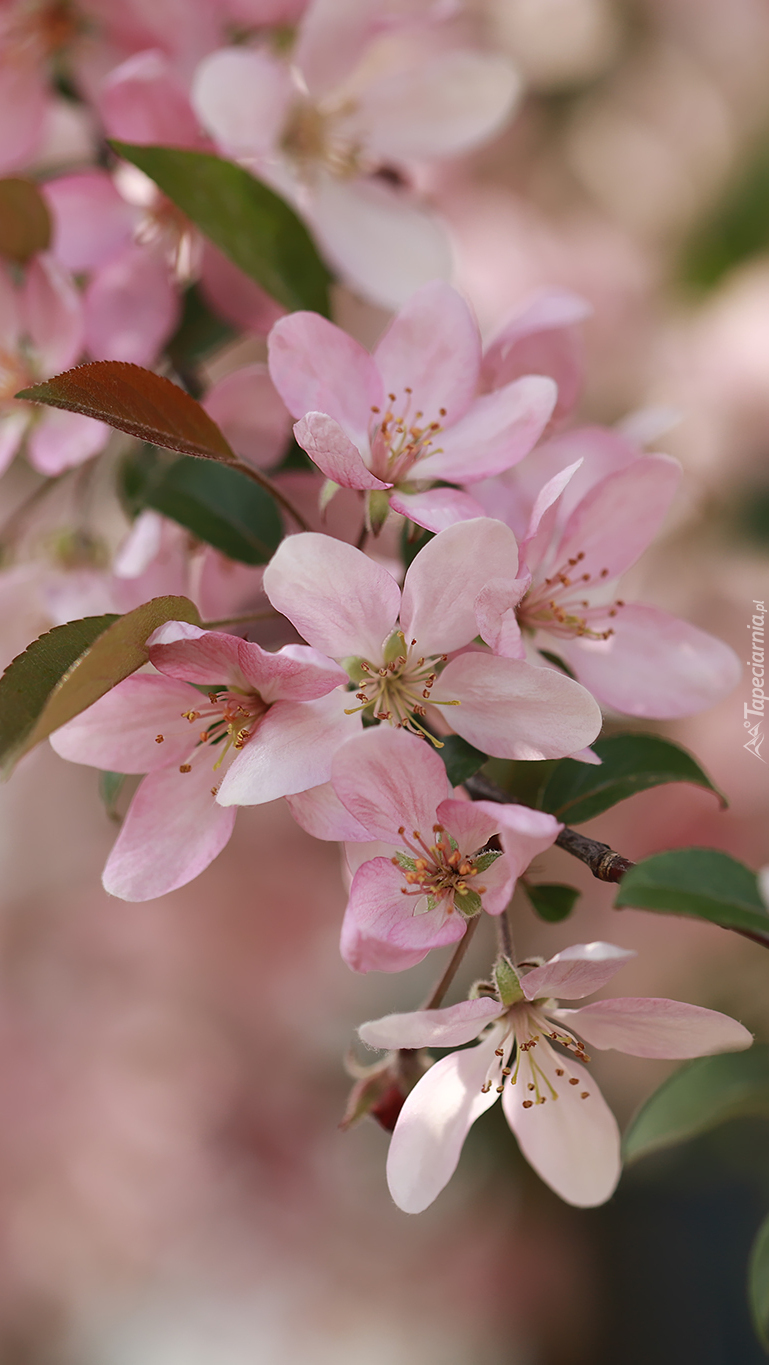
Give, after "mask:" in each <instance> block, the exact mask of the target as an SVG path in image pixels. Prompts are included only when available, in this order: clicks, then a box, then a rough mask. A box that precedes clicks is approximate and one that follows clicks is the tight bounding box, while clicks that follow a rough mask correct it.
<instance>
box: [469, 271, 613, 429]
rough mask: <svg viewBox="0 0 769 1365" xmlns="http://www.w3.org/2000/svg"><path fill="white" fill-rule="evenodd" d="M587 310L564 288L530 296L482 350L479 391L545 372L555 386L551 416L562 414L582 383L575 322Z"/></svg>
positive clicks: (582, 369) (587, 305)
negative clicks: (527, 375)
mask: <svg viewBox="0 0 769 1365" xmlns="http://www.w3.org/2000/svg"><path fill="white" fill-rule="evenodd" d="M591 311H592V310H591V308H590V305H589V304H588V303H587V302H586V300H585V299H582V298H580V297H579V295H578V294H572V293H569V292H568V291H567V290H547V291H542V292H541V293H540V294H538V295H536V296H535V297H534V298H533V299H532V300H531V302H530V303H529V304H528V305H527V306H526V307H525V308H523V309H522V310H521V312H520V313H518V314H517V315H516V316H515V317H514V318H512V319H511V320H510V322H509V323H507V325H506V326H505V327H504V328H503V329H502V331H501V332H500V333H498V335H497V336H496V337H495V338H494V340H493V341H492V343H491V345H490V346H489V347H488V349H487V351H486V353H485V355H484V357H483V367H482V370H481V388H482V389H483V390H484V391H488V390H490V389H499V388H501V387H502V385H503V384H509V383H510V381H511V380H512V379H519V378H521V376H522V375H525V374H549V375H550V377H551V379H554V380H555V382H556V384H557V385H558V402H557V403H556V407H555V412H554V414H553V416H554V417H555V418H556V419H558V418H560V417H564V416H566V414H567V413H569V412H571V410H572V408H573V407H574V404H575V403H576V401H577V398H578V397H579V393H580V390H581V388H582V380H583V371H584V360H583V347H582V345H581V341H582V338H581V336H580V335H579V333H578V331H577V324H578V323H580V322H582V321H584V319H585V318H587V317H589V315H590V313H591Z"/></svg>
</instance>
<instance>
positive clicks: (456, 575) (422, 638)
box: [401, 517, 518, 654]
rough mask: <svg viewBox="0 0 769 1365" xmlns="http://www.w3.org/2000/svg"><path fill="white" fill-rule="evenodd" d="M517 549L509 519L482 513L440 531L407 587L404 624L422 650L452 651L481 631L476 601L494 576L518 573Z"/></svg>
mask: <svg viewBox="0 0 769 1365" xmlns="http://www.w3.org/2000/svg"><path fill="white" fill-rule="evenodd" d="M517 568H518V547H517V545H516V542H515V536H514V535H513V533H512V531H511V530H510V529H509V527H507V526H505V524H504V522H501V521H493V520H492V519H491V518H488V517H479V518H477V519H475V520H473V521H462V522H458V523H457V524H456V525H455V526H449V527H447V528H446V530H445V531H441V533H440V535H437V536H436V537H435V539H434V540H431V541H430V542H429V544H428V545H426V546H425V547H424V549H423V550H420V552H419V554H418V555H417V556H416V558H415V560H414V562H413V564H412V565H411V567H410V569H409V571H408V573H407V574H406V580H405V582H404V585H403V605H402V608H401V625H402V627H403V631H404V634H405V636H406V640H407V641H409V640H411V639H412V638H413V639H416V640H417V642H418V646H419V652H420V653H423V654H439V653H445V654H448V653H450V652H451V651H452V650H454V649H461V648H462V646H463V645H466V644H469V642H470V641H471V640H473V639H474V638H475V636H476V635H477V634H478V624H477V622H476V619H475V599H476V598H477V596H478V593H479V592H480V591H481V589H482V588H483V586H484V584H485V583H486V582H487V581H488V579H490V578H502V577H508V576H509V577H510V578H511V579H512V578H514V577H515V574H516V570H517Z"/></svg>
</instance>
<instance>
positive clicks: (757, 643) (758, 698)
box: [742, 598, 766, 763]
mask: <svg viewBox="0 0 769 1365" xmlns="http://www.w3.org/2000/svg"><path fill="white" fill-rule="evenodd" d="M753 606H754V607H755V612H754V613H753V616H752V617H751V619H750V621H749V622H748V630H749V631H750V632H751V645H752V650H751V657H750V658H749V659H748V667H749V668H750V670H751V679H752V691H751V697H750V701H749V702H747V701H746V702H744V703H743V707H742V716H743V725H744V726H745V729H746V730H747V732H748V734H749V736H750V738H749V739H748V741H747V743H746V744H743V746H742V747H743V749H747V751H748V753H749V754H753V756H754V758H757V759H759V760H760V761H761V762H762V763H766V759H765V758H764V757H763V756H762V754H761V745H762V744H763V742H764V738H765V736H764V734H763V732H762V729H761V727H762V724H763V720H764V714H765V713H764V708H765V706H766V694H765V693H764V679H765V673H764V618H765V616H766V607H765V606H764V603H763V602H758V601H756V599H755V598H754V599H753ZM753 716H755V717H757V719H756V720H755V721H753V720H751V719H750V717H753Z"/></svg>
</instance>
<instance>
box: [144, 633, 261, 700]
mask: <svg viewBox="0 0 769 1365" xmlns="http://www.w3.org/2000/svg"><path fill="white" fill-rule="evenodd" d="M147 643H148V647H149V657H150V662H151V663H152V665H153V667H155V668H157V669H158V670H159V671H160V672H161V673H164V674H165V675H166V677H168V678H178V679H179V680H180V681H183V682H188V683H197V684H199V685H201V686H203V687H207V686H220V685H221V684H222V683H231V684H232V685H233V686H235V687H243V688H246V687H247V681H246V679H245V677H244V675H243V672H242V669H241V666H240V653H239V650H240V645H241V644H242V641H241V640H239V639H238V637H237V636H236V635H226V634H225V633H224V632H223V631H218V630H202V629H201V628H200V626H193V625H192V624H190V623H188V622H187V621H167V622H166V624H165V625H163V626H161V627H160V628H159V629H158V630H156V631H155V632H154V633H153V634H152V635H151V636H150V638H149V640H148V642H147ZM256 648H257V649H258V648H259V646H258V645H257V646H256Z"/></svg>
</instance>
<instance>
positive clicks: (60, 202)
mask: <svg viewBox="0 0 769 1365" xmlns="http://www.w3.org/2000/svg"><path fill="white" fill-rule="evenodd" d="M41 190H42V194H43V196H44V198H45V199H46V200H47V203H48V206H49V208H50V210H51V213H52V215H53V224H54V233H53V247H52V250H53V254H54V255H55V256H56V259H57V260H59V261H61V263H62V265H64V266H66V267H67V269H68V270H75V271H81V270H94V269H98V268H99V266H102V265H106V263H107V261H108V260H110V259H111V257H113V256H115V255H116V254H117V253H118V252H119V251H121V250H122V249H123V248H124V247H126V246H128V244H129V242H130V241H131V236H132V233H133V229H134V227H135V226H136V223H137V220H138V218H139V210H138V209H137V208H135V207H134V206H133V205H131V204H127V203H126V201H125V199H124V198H123V196H122V195H121V194H118V191H117V190H116V188H115V186H114V184H113V181H112V178H111V176H109V175H107V173H106V171H81V172H80V173H79V174H78V175H62V176H59V177H58V179H56V180H49V181H47V182H46V184H44V185H42V186H41Z"/></svg>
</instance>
